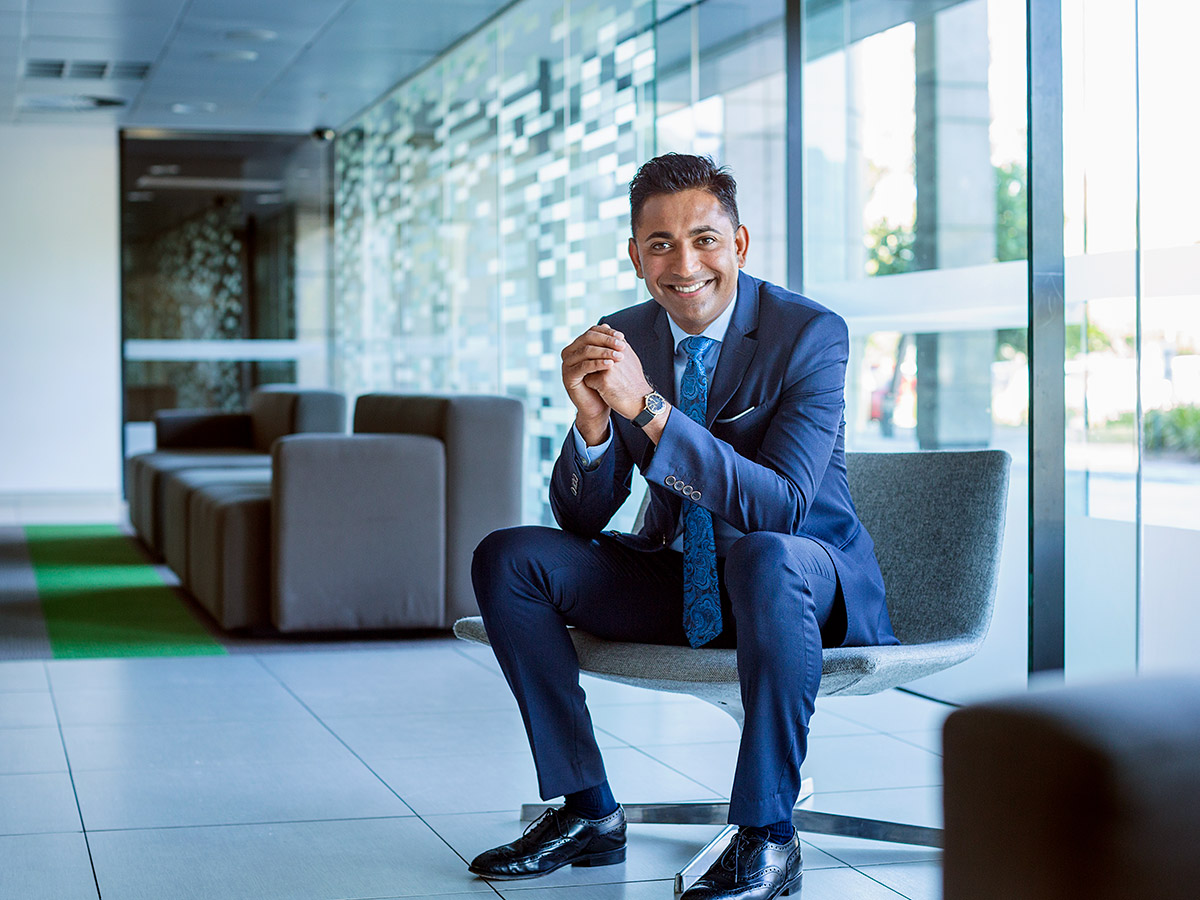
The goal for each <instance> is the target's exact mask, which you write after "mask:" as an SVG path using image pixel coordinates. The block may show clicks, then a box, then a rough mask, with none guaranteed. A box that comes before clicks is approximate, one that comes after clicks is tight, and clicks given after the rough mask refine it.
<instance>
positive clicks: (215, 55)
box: [205, 50, 258, 63]
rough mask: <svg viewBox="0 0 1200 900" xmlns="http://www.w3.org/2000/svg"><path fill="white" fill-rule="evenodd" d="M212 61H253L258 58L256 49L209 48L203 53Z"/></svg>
mask: <svg viewBox="0 0 1200 900" xmlns="http://www.w3.org/2000/svg"><path fill="white" fill-rule="evenodd" d="M205 56H207V57H208V58H209V59H211V60H213V61H214V62H231V63H237V62H246V63H249V62H254V61H255V60H256V59H258V51H257V50H210V51H209V52H208V53H206V54H205Z"/></svg>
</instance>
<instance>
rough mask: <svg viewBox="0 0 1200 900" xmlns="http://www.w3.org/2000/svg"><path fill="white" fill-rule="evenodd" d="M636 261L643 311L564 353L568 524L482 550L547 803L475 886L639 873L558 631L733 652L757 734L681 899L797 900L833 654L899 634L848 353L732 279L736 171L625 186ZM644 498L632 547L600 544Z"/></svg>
mask: <svg viewBox="0 0 1200 900" xmlns="http://www.w3.org/2000/svg"><path fill="white" fill-rule="evenodd" d="M629 197H630V210H631V216H630V218H631V224H632V233H633V236H632V237H631V238H630V240H629V257H630V259H631V260H632V262H633V266H634V269H635V270H636V271H637V274H638V277H639V278H642V279H644V280H645V282H646V287H647V288H648V289H649V291H650V294H651V296H652V297H653V300H652V301H647V302H645V303H642V304H640V305H638V306H633V307H630V308H628V309H625V310H622V311H620V312H618V313H614V314H613V315H611V316H607V317H606V318H605V319H604V320H602V321H601V323H600V324H598V325H596V326H594V327H592V328H589V329H588V330H587V331H586V332H584V333H583V334H581V335H580V336H579V337H577V338H576V339H575V340H574V341H572V342H571V343H570V344H569V345H568V346H567V347H566V348H565V349H564V350H563V352H562V360H563V365H562V375H563V384H564V385H565V387H566V389H567V394H568V396H569V397H570V399H571V402H572V403H573V404H574V405H575V409H576V414H575V424H574V427H573V428H572V432H571V434H569V435H568V436H567V440H566V443H565V444H564V446H563V449H562V452H561V453H560V455H559V457H558V461H557V463H556V464H555V467H554V473H553V476H552V479H551V486H550V503H551V507H552V508H553V510H554V514H555V517H556V518H557V520H558V523H559V524H560V525H561V526H562V530H561V531H560V530H557V529H551V528H541V527H523V528H511V529H505V530H503V531H498V532H495V533H493V534H491V535H489V536H488V537H487V538H486V539H485V540H484V541H483V542H482V543H481V544H480V545H479V548H478V549H477V550H476V553H475V560H474V566H473V570H472V577H473V580H474V585H475V593H476V596H477V598H478V600H479V608H480V610H481V611H482V614H483V619H484V624H485V626H486V628H487V632H488V636H489V639H490V640H491V643H492V646H493V648H494V650H495V653H496V657H497V659H498V660H499V662H500V666H501V668H502V669H503V671H504V675H505V677H506V678H507V679H508V683H509V685H510V687H511V688H512V690H513V693H514V695H515V696H516V699H517V703H518V705H519V706H520V708H521V714H522V716H523V717H524V721H525V728H526V731H527V733H528V735H529V741H530V746H531V748H532V750H533V755H534V761H535V763H536V767H537V772H538V781H539V788H540V792H541V795H542V798H543V799H549V798H551V797H558V796H560V795H564V796H565V798H566V803H565V805H564V806H563V807H562V808H560V809H554V810H551V811H549V812H547V813H546V814H545V815H544V816H543V817H542V818H541V819H539V820H538V821H537V822H536V823H534V824H533V825H532V826H530V828H529V829H528V830H527V831H526V833H525V834H524V835H523V836H522V837H520V838H519V839H517V840H516V841H514V842H512V843H510V844H505V845H503V846H501V847H497V848H495V849H493V850H489V851H487V852H485V853H483V854H480V856H478V857H476V859H475V860H474V862H472V863H471V871H472V872H474V873H476V874H477V875H481V876H483V877H485V878H494V879H508V878H529V877H533V876H537V875H542V874H545V873H547V872H551V871H554V870H555V869H557V868H560V867H562V866H564V865H568V864H570V865H577V866H579V865H608V864H611V863H617V862H621V861H622V860H623V859H624V858H625V819H624V814H623V813H622V811H621V808H620V807H619V806H618V805H617V802H616V800H615V798H614V797H613V794H612V791H611V790H610V788H609V785H608V781H607V779H606V776H605V772H604V764H603V761H602V760H601V757H600V751H599V749H598V748H597V746H596V741H595V738H594V736H593V732H592V726H591V719H590V717H589V715H588V711H587V707H586V705H585V702H584V694H583V691H582V689H581V688H580V687H579V665H578V661H577V659H576V656H575V653H574V649H573V647H572V644H571V640H570V637H569V635H568V633H567V626H568V625H574V626H578V627H580V628H582V629H583V630H585V631H588V632H590V633H592V634H595V635H597V636H599V637H603V638H609V639H612V640H626V641H638V642H645V643H660V644H691V645H692V646H714V647H734V646H736V648H737V660H738V674H739V678H740V679H741V693H742V702H743V706H744V707H745V713H746V716H745V724H744V727H743V731H742V741H741V747H740V750H739V755H738V762H737V769H736V771H735V774H734V781H733V790H732V793H731V796H730V806H729V821H730V822H731V823H733V824H736V825H738V826H740V829H739V831H738V833H737V836H736V837H735V838H734V840H733V842H732V843H731V844H730V847H729V849H728V850H727V851H726V852H725V853H724V854H723V855H722V857H721V858H720V859H718V860H717V862H716V863H714V864H713V866H712V867H711V868H710V869H709V870H708V872H707V873H706V874H705V875H704V876H703V877H702V878H701V879H700V880H699V881H698V882H697V883H696V884H695V885H694V886H693V887H692V888H691V889H689V891H688V892H687V893H686V894H685V895H684V896H685V898H687V900H714V898H739V900H749V898H754V900H769V898H773V897H775V896H777V895H779V894H786V893H790V892H791V891H793V890H798V889H799V886H800V880H801V858H800V844H799V838H798V836H797V835H796V834H795V830H794V828H793V827H792V823H791V814H792V807H793V806H794V805H795V802H796V799H797V796H798V794H799V790H800V764H801V763H802V762H803V759H804V755H805V751H806V749H807V735H808V721H809V717H810V716H811V715H812V711H813V703H814V700H815V698H816V695H817V688H818V686H819V685H820V680H821V648H822V646H838V645H865V644H890V643H896V639H895V637H894V636H893V634H892V629H891V623H890V621H889V619H888V613H887V607H886V606H885V605H884V599H883V582H882V578H881V576H880V574H879V567H878V564H877V563H876V561H875V556H874V545H873V543H872V541H871V538H870V536H869V535H868V534H867V532H866V530H865V529H864V528H863V527H862V526H861V525H860V524H859V521H858V518H857V516H856V515H855V512H854V505H853V503H852V502H851V500H850V492H849V489H848V486H847V482H846V465H845V455H844V449H843V440H844V434H843V432H844V422H843V420H842V410H843V406H844V399H843V392H844V386H845V371H846V360H847V353H848V338H847V332H846V325H845V322H843V321H842V319H841V318H839V317H838V316H837V315H835V314H834V313H832V312H830V311H829V310H828V309H825V308H824V307H822V306H820V305H818V304H816V303H814V302H812V301H811V300H808V299H807V298H805V297H801V296H800V295H798V294H793V293H791V292H789V291H786V290H784V289H783V288H780V287H777V286H775V285H772V284H768V283H767V282H763V281H759V280H757V279H755V278H752V277H750V276H749V275H746V274H744V273H742V272H740V271H739V270H740V269H741V268H742V266H743V265H744V264H745V261H746V254H747V251H748V249H749V245H750V235H749V232H748V231H747V230H746V227H745V226H744V225H742V224H740V223H739V221H738V213H737V200H736V186H735V184H734V180H733V178H732V176H731V175H730V174H729V173H728V172H727V171H726V170H724V169H718V168H717V167H716V166H715V165H714V164H713V162H712V160H710V159H707V158H702V157H695V156H683V155H676V154H667V155H666V156H660V157H658V158H656V159H652V160H650V161H649V162H648V163H646V164H645V165H644V166H642V168H641V169H640V170H639V171H638V173H637V175H636V176H635V177H634V179H633V181H632V182H631V184H630V189H629ZM635 465H636V466H637V467H638V468H639V469H640V470H641V472H642V474H643V475H644V476H645V478H646V481H647V482H648V483H649V493H650V503H649V507H648V509H647V513H646V517H645V525H644V526H643V527H642V529H641V531H640V533H638V534H636V535H631V534H619V533H617V532H606V531H604V530H603V529H604V528H605V526H606V525H607V524H608V521H609V519H610V518H611V516H612V515H613V514H614V513H615V512H616V510H617V509H618V507H620V506H621V504H622V502H623V501H624V500H625V498H626V497H627V496H628V494H629V485H630V477H631V472H632V469H633V466H635Z"/></svg>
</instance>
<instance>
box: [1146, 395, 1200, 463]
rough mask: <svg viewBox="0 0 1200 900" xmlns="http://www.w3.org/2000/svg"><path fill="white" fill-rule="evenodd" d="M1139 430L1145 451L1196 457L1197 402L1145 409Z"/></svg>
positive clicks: (1199, 437) (1199, 440) (1199, 451)
mask: <svg viewBox="0 0 1200 900" xmlns="http://www.w3.org/2000/svg"><path fill="white" fill-rule="evenodd" d="M1142 434H1143V440H1144V445H1145V448H1146V449H1147V450H1149V451H1159V452H1162V451H1167V452H1172V453H1183V454H1186V455H1187V456H1189V457H1192V458H1193V459H1200V406H1176V407H1175V408H1174V409H1150V410H1146V412H1145V414H1144V415H1143V416H1142Z"/></svg>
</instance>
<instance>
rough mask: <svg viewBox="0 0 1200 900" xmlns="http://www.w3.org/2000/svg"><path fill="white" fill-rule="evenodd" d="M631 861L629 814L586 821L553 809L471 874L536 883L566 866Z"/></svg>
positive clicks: (478, 862)
mask: <svg viewBox="0 0 1200 900" xmlns="http://www.w3.org/2000/svg"><path fill="white" fill-rule="evenodd" d="M624 861H625V810H623V809H621V808H620V807H617V811H616V812H614V813H613V814H612V815H609V816H605V817H604V818H603V819H584V818H580V817H579V816H577V815H575V814H573V813H571V812H568V811H567V809H566V807H559V808H558V809H548V810H546V811H545V812H544V813H542V815H541V817H540V818H539V819H538V820H537V821H536V822H534V823H533V824H532V825H530V826H529V827H528V828H526V829H525V833H524V834H523V835H521V836H520V837H519V838H517V839H516V840H515V841H513V842H512V843H511V844H504V845H502V846H500V847H495V848H493V849H492V850H486V851H484V852H483V853H480V854H479V855H478V856H477V857H475V859H474V860H473V861H472V862H471V866H470V871H472V872H474V873H475V874H476V875H479V876H481V877H483V878H495V879H499V880H503V881H510V880H515V879H518V878H536V877H537V876H538V875H545V874H547V873H549V872H553V871H554V870H555V869H561V868H562V867H563V866H566V865H571V866H611V865H613V864H614V863H619V862H624Z"/></svg>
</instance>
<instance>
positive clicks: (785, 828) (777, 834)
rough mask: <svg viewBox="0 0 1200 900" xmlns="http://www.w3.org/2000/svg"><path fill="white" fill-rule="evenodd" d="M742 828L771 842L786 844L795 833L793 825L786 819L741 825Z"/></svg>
mask: <svg viewBox="0 0 1200 900" xmlns="http://www.w3.org/2000/svg"><path fill="white" fill-rule="evenodd" d="M742 830H743V831H747V832H749V833H750V834H752V835H754V836H755V837H759V838H762V839H763V840H764V841H770V842H771V843H772V844H786V843H787V842H788V841H790V840H791V839H792V835H793V834H795V833H796V828H795V826H793V825H792V823H791V822H790V821H789V820H788V819H784V820H783V821H782V822H775V823H774V824H772V825H743V826H742Z"/></svg>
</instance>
